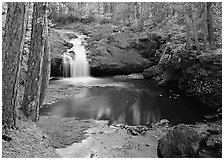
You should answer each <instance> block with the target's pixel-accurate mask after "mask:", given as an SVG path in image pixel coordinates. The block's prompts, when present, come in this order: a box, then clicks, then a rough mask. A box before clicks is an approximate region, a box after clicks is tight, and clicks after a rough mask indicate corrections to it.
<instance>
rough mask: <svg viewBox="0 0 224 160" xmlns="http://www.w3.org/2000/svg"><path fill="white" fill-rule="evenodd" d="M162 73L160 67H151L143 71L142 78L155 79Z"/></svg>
mask: <svg viewBox="0 0 224 160" xmlns="http://www.w3.org/2000/svg"><path fill="white" fill-rule="evenodd" d="M162 71H163V68H162V67H161V65H156V66H152V67H150V68H148V69H145V70H144V72H143V76H144V77H145V78H152V77H155V76H157V75H159V74H161V73H162Z"/></svg>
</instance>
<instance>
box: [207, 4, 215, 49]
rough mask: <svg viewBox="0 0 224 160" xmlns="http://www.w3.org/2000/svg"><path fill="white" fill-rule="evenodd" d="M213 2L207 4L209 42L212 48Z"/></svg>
mask: <svg viewBox="0 0 224 160" xmlns="http://www.w3.org/2000/svg"><path fill="white" fill-rule="evenodd" d="M211 6H212V2H207V17H208V19H207V26H208V41H209V43H210V46H211V47H212V46H213V42H214V40H213V22H212V13H211Z"/></svg>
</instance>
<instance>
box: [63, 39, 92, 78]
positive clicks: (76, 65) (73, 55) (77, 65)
mask: <svg viewBox="0 0 224 160" xmlns="http://www.w3.org/2000/svg"><path fill="white" fill-rule="evenodd" d="M77 37H78V38H77V39H72V40H71V41H70V43H72V44H73V47H72V48H70V49H69V50H67V52H65V53H64V54H63V67H64V74H63V75H64V77H69V75H70V77H73V78H81V79H82V78H88V77H90V71H89V63H88V61H87V58H86V50H85V48H84V46H83V45H82V42H83V41H84V37H86V36H85V35H78V36H77ZM69 73H70V74H69Z"/></svg>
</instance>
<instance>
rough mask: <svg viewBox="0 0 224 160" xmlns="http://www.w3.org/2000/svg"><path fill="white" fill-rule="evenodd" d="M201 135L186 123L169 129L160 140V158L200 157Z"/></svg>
mask: <svg viewBox="0 0 224 160" xmlns="http://www.w3.org/2000/svg"><path fill="white" fill-rule="evenodd" d="M200 140H201V138H200V135H199V134H198V133H197V132H196V131H195V130H194V129H192V128H190V127H188V126H187V125H185V124H179V125H177V126H176V127H174V129H173V130H170V131H168V132H167V133H166V134H165V135H164V136H163V137H162V138H161V139H160V140H159V142H158V148H157V154H158V157H159V158H177V157H188V158H193V157H198V156H199V155H198V151H199V142H200Z"/></svg>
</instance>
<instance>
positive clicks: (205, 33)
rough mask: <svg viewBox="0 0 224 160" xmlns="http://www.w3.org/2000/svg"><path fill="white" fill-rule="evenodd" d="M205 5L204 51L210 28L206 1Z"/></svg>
mask: <svg viewBox="0 0 224 160" xmlns="http://www.w3.org/2000/svg"><path fill="white" fill-rule="evenodd" d="M203 4H204V5H203V7H204V13H203V16H204V20H203V22H204V28H203V31H204V35H203V51H206V44H207V43H206V42H207V34H208V28H207V19H208V17H207V6H206V5H207V4H206V3H203Z"/></svg>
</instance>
